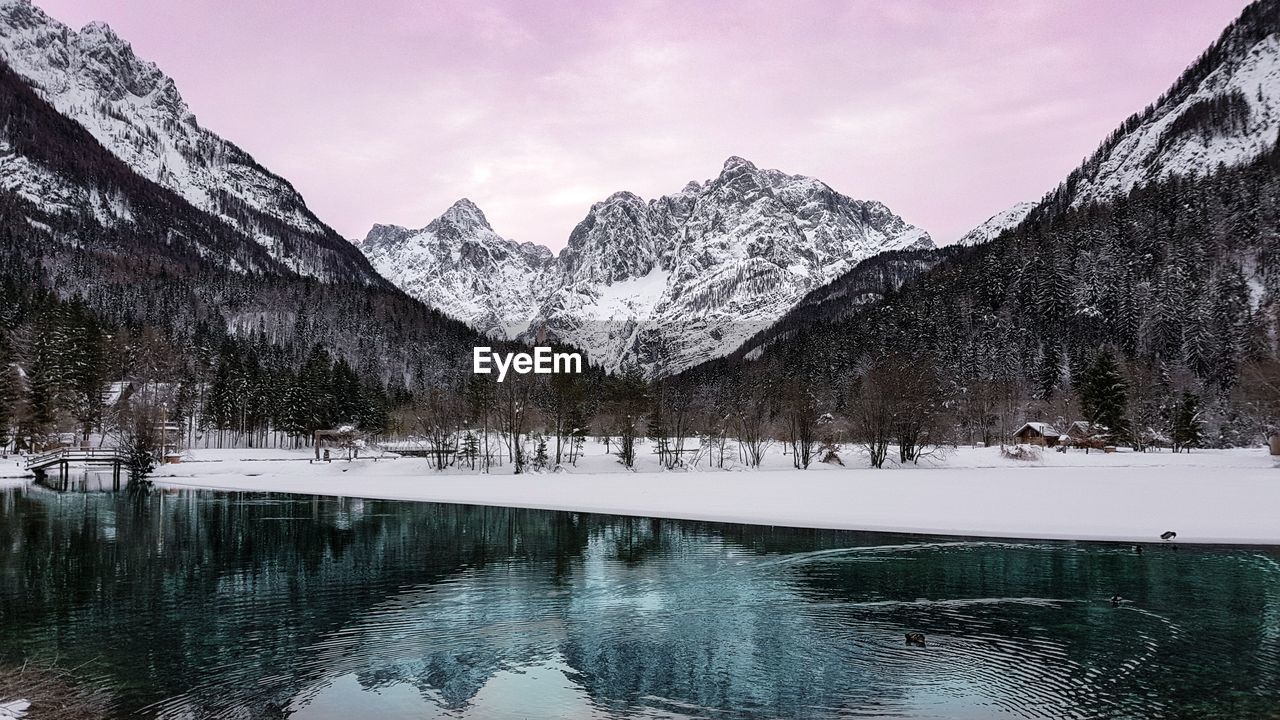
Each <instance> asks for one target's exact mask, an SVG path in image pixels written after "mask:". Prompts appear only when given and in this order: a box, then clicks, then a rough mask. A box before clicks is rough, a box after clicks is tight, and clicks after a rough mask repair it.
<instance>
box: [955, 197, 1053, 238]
mask: <svg viewBox="0 0 1280 720" xmlns="http://www.w3.org/2000/svg"><path fill="white" fill-rule="evenodd" d="M1037 205H1039V203H1033V202H1020V203H1018V204H1016V205H1014V206H1013V207H1011V208H1008V209H1006V210H1003V211H1001V212H998V213H996V214H995V215H992V216H991V217H989V218H987V219H986V220H984V221H983V222H982V224H981V225H978V226H977V227H975V228H974V229H972V230H970V231H969V232H967V233H965V234H964V236H963V237H961V238H960V239H959V240H957V241H956V244H957V245H981V244H982V243H984V242H987V241H989V240H993V239H995V237H996V236H997V235H999V234H1000V233H1002V232H1004V231H1005V230H1008V229H1009V228H1012V227H1017V225H1018V223H1020V222H1022V221H1023V220H1024V219H1026V217H1027V215H1028V214H1030V212H1031V211H1032V210H1034V209H1035V208H1036V206H1037Z"/></svg>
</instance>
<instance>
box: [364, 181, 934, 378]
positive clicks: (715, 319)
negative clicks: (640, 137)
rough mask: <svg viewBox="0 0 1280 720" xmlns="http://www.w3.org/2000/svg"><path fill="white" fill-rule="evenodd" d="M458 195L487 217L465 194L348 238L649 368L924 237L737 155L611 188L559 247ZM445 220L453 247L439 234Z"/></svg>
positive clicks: (384, 260) (470, 315)
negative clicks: (671, 184)
mask: <svg viewBox="0 0 1280 720" xmlns="http://www.w3.org/2000/svg"><path fill="white" fill-rule="evenodd" d="M460 205H462V206H463V207H464V208H466V209H467V211H468V214H470V215H478V217H479V218H483V212H482V211H480V210H479V208H476V207H475V206H474V203H471V202H470V201H469V200H465V199H463V200H460V201H458V202H457V203H455V204H454V206H451V208H450V210H448V211H446V212H445V213H444V214H443V215H441V217H439V218H437V219H436V220H433V221H432V223H430V224H428V225H427V226H425V227H424V228H422V229H420V230H417V231H410V230H406V229H404V228H400V226H387V225H381V224H380V225H375V226H374V227H373V228H371V230H370V232H369V234H368V235H366V237H365V238H364V239H363V240H361V241H359V242H358V243H357V246H358V247H359V248H360V249H361V251H362V252H364V253H365V254H366V255H367V256H368V257H369V259H370V261H371V263H372V264H373V265H374V267H375V268H377V269H378V270H379V271H380V272H382V273H383V274H384V275H385V276H386V277H388V278H389V279H390V280H391V281H392V282H394V283H395V284H397V285H398V286H400V287H402V288H404V289H406V291H408V292H410V293H411V294H413V295H415V296H416V297H419V298H420V299H423V300H424V301H425V302H428V303H429V304H432V305H433V306H435V307H438V308H440V309H441V310H443V311H444V312H446V313H448V314H450V315H451V316H453V317H457V318H459V319H462V320H465V321H467V322H468V323H470V324H471V325H472V326H473V327H476V328H477V329H480V330H482V331H484V332H486V333H489V334H492V335H498V336H502V337H507V338H516V337H519V338H521V339H524V340H526V341H548V340H555V341H558V342H564V343H567V344H570V345H573V346H575V347H579V348H582V349H584V350H585V351H586V352H587V353H588V355H589V356H590V357H591V358H592V360H593V361H594V362H598V363H600V364H602V365H603V366H604V367H606V368H607V369H609V370H612V371H622V370H624V369H627V368H634V369H637V370H639V371H640V372H642V373H645V374H649V375H653V374H658V373H665V372H673V371H677V370H679V369H682V368H684V367H688V366H689V364H691V363H694V362H697V361H698V360H700V359H705V358H707V357H714V356H716V355H717V354H722V353H725V352H729V351H730V350H732V349H733V347H730V346H731V345H734V344H735V343H737V342H740V341H741V340H742V339H745V338H746V337H749V336H750V335H751V334H754V333H755V332H757V331H758V330H759V329H760V327H761V326H762V325H763V324H767V323H769V322H771V321H772V320H774V319H776V318H777V317H778V316H780V315H781V313H783V312H785V311H786V310H787V309H788V308H790V307H792V306H793V305H794V304H795V303H796V302H797V301H798V300H799V299H800V298H801V297H802V296H804V295H805V294H806V293H808V292H810V291H812V290H813V289H814V288H816V287H818V286H820V285H821V284H823V283H825V282H827V281H830V280H831V279H834V278H835V277H838V276H839V275H840V274H841V273H842V272H844V271H845V270H846V269H848V268H849V267H852V266H854V265H856V264H857V263H858V262H860V261H861V260H863V259H865V258H866V257H870V256H871V255H873V254H875V253H877V252H880V251H883V250H895V249H908V248H925V247H928V248H931V247H932V246H933V244H932V239H931V238H930V237H929V235H928V233H926V232H924V231H923V230H920V229H919V228H916V227H914V226H912V225H909V224H908V223H906V222H905V221H903V220H902V218H900V217H898V216H897V215H895V214H894V213H893V212H892V211H890V210H889V209H888V208H887V207H885V206H884V204H883V203H880V202H877V201H874V200H855V199H853V198H850V197H848V196H845V195H843V194H841V193H839V192H837V191H835V190H834V189H832V188H831V187H830V186H829V185H827V184H826V183H823V182H821V181H819V180H816V179H814V178H809V177H805V176H802V175H789V174H786V173H783V172H781V171H778V170H771V169H760V168H758V167H756V166H755V165H754V164H753V163H751V162H750V161H748V160H745V159H743V158H741V157H738V156H731V157H729V158H728V159H726V160H725V162H724V164H723V165H722V168H721V171H720V173H719V175H717V176H716V177H714V178H712V179H710V180H707V181H705V182H697V181H690V182H688V183H686V184H685V185H684V186H683V187H682V188H681V190H680V191H678V192H675V193H671V194H668V195H663V196H660V197H657V198H653V199H648V200H646V199H644V198H641V197H640V196H639V195H636V194H635V193H633V192H630V191H626V190H622V191H617V192H614V193H611V194H610V195H609V196H608V197H606V198H605V199H604V200H601V201H599V202H596V203H593V204H592V205H591V206H590V208H589V209H588V211H587V213H586V216H585V217H584V218H583V220H582V221H581V222H579V223H578V224H577V225H576V226H575V227H574V229H573V231H572V232H571V233H570V235H569V239H568V242H567V244H566V246H565V247H564V248H563V249H562V250H561V251H560V253H559V254H554V255H553V254H552V253H551V252H550V250H548V249H546V248H544V247H542V246H537V245H533V244H532V243H523V244H518V243H515V241H512V240H508V239H506V238H504V237H502V236H501V235H498V234H497V233H496V232H495V231H493V228H492V227H490V226H489V225H488V223H487V221H485V222H482V223H481V222H474V221H472V222H466V223H462V222H458V221H457V218H451V217H450V214H451V213H453V212H454V210H455V208H458V207H459V206H460ZM389 227H395V228H399V229H398V230H396V231H389V230H387V228H389ZM446 230H447V231H448V233H447V234H448V235H449V236H450V237H452V238H453V240H454V242H455V243H456V244H457V247H454V246H453V245H451V244H450V243H442V242H441V241H442V236H441V233H442V232H443V231H446ZM458 248H470V249H473V252H470V253H466V254H464V253H460V252H459V251H458ZM468 261H470V262H469V264H468ZM503 263H507V264H503ZM486 272H488V273H491V274H493V277H486V276H485V273H486ZM495 281H496V282H495ZM499 286H500V287H499ZM660 354H661V355H662V356H661V357H659V355H660Z"/></svg>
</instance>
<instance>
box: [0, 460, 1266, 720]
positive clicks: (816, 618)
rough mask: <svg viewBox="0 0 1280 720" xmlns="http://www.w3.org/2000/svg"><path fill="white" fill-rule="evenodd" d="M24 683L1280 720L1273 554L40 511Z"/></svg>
mask: <svg viewBox="0 0 1280 720" xmlns="http://www.w3.org/2000/svg"><path fill="white" fill-rule="evenodd" d="M426 481H427V480H424V482H426ZM536 481H537V480H536V478H531V480H530V482H536ZM609 481H610V482H621V481H625V480H620V479H612V478H611V479H609ZM1208 510H1210V511H1216V510H1217V509H1208ZM1116 594H1118V595H1120V596H1122V597H1123V598H1124V601H1123V602H1121V603H1120V604H1119V605H1114V604H1113V603H1112V602H1111V600H1110V598H1111V597H1112V596H1113V595H1116ZM908 632H922V633H924V634H925V636H926V643H925V646H924V647H917V646H911V645H908V644H907V643H906V642H905V639H904V635H905V633H908ZM24 660H31V661H34V662H38V663H56V664H57V665H58V666H59V667H64V668H72V667H74V668H77V670H76V672H77V674H78V675H81V676H83V677H84V678H86V680H88V681H91V682H93V683H101V684H102V685H103V686H104V687H107V688H109V689H110V691H111V693H112V697H113V698H114V707H115V709H116V712H117V714H118V716H120V717H136V716H141V717H154V718H191V717H194V718H213V717H217V718H279V717H292V718H299V719H303V718H311V719H327V718H334V719H337V718H351V717H379V718H383V719H385V720H390V719H393V718H433V717H448V718H483V719H485V720H489V719H495V718H542V717H554V718H755V717H769V718H773V717H777V718H850V717H876V718H880V717H897V718H988V717H1009V718H1023V717H1025V718H1251V717H1277V714H1276V713H1277V710H1276V709H1275V708H1277V707H1280V550H1278V549H1275V548H1271V549H1259V548H1203V547H1178V546H1173V545H1162V544H1159V543H1153V544H1148V545H1146V546H1145V548H1144V552H1141V553H1139V552H1137V551H1136V550H1135V548H1134V546H1132V545H1110V544H1100V543H1063V542H1016V541H1014V542H1010V541H990V540H981V539H973V540H969V539H956V538H929V537H919V536H892V535H883V534H874V533H856V532H844V531H814V530H797V529H788V528H772V527H757V526H744V525H720V524H712V523H697V522H682V521H672V520H650V519H637V518H624V517H611V516H599V515H583V514H576V513H564V512H544V511H533V510H513V509H504V508H485V507H471V506H451V505H437V504H427V503H405V502H384V501H368V500H356V499H336V498H322V497H309V496H281V495H263V494H253V493H224V492H210V491H185V490H184V491H161V490H153V491H151V492H141V493H136V492H120V493H109V492H61V493H60V492H53V491H51V490H47V489H44V488H40V487H26V488H15V489H8V490H0V662H3V663H7V664H9V665H10V666H12V665H14V664H17V663H21V662H23V661H24Z"/></svg>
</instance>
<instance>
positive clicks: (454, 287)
mask: <svg viewBox="0 0 1280 720" xmlns="http://www.w3.org/2000/svg"><path fill="white" fill-rule="evenodd" d="M359 247H360V249H361V250H362V251H363V252H364V253H365V255H366V256H368V258H369V261H370V262H371V263H373V266H374V268H375V269H377V271H378V272H379V273H381V274H382V276H383V277H385V278H387V279H388V280H390V281H391V282H392V283H394V284H396V285H397V286H399V287H400V288H401V289H403V290H404V291H405V292H407V293H409V294H410V295H413V296H414V297H417V298H418V299H420V300H422V301H423V302H425V303H427V304H428V305H431V306H433V307H436V308H439V309H440V310H443V311H444V312H445V313H446V314H448V315H451V316H452V317H455V318H459V319H463V320H466V321H467V323H469V324H470V325H471V326H472V327H475V328H476V329H478V330H480V331H482V332H485V333H488V334H490V335H495V336H499V337H506V336H510V337H515V336H516V335H518V334H520V333H521V332H523V331H524V329H525V328H526V327H527V326H528V324H529V321H530V320H531V319H532V317H533V313H534V311H535V310H536V309H537V308H536V305H535V304H534V303H533V302H532V299H533V298H534V297H536V296H537V294H538V292H539V287H540V284H541V282H542V278H543V275H544V273H545V272H546V271H547V270H548V268H550V267H551V266H552V264H553V263H554V257H553V256H552V254H551V251H550V250H548V249H547V248H545V247H543V246H541V245H535V244H533V243H523V244H521V243H516V242H514V241H512V240H507V239H505V238H503V237H501V236H500V235H498V234H497V233H496V232H494V231H493V228H492V227H490V226H489V221H488V220H487V219H486V218H485V216H484V213H483V212H481V211H480V208H478V207H476V206H475V204H474V203H472V202H471V201H470V200H467V199H465V198H464V199H462V200H459V201H458V202H456V203H454V204H453V206H452V207H450V208H449V209H448V210H446V211H445V213H444V214H443V215H441V216H440V217H438V218H436V219H435V220H433V221H431V223H430V224H428V225H427V226H426V227H424V228H422V229H420V230H410V229H407V228H403V227H400V226H397V225H374V226H373V229H372V230H370V231H369V234H368V235H367V236H366V237H365V239H364V240H363V241H361V242H360V244H359Z"/></svg>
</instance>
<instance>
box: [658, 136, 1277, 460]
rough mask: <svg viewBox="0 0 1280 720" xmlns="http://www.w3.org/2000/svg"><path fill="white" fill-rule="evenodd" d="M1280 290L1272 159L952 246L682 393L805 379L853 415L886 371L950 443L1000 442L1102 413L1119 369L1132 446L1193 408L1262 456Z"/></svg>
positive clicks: (719, 392) (762, 389)
mask: <svg viewBox="0 0 1280 720" xmlns="http://www.w3.org/2000/svg"><path fill="white" fill-rule="evenodd" d="M1278 293H1280V153H1278V152H1277V151H1276V150H1274V149H1273V150H1272V151H1271V152H1270V153H1268V154H1267V155H1265V156H1264V157H1262V158H1259V159H1258V160H1256V161H1254V162H1253V163H1251V164H1248V165H1246V166H1242V167H1238V168H1231V169H1225V168H1224V169H1222V170H1221V171H1220V172H1218V173H1216V174H1214V175H1212V176H1210V177H1207V178H1174V179H1171V180H1168V181H1166V182H1161V183H1155V184H1150V185H1147V186H1144V187H1140V188H1138V189H1136V190H1134V191H1133V192H1132V193H1130V194H1129V196H1128V197H1126V198H1123V199H1120V200H1117V201H1115V202H1113V203H1109V204H1102V205H1096V204H1095V205H1090V206H1088V207H1084V208H1080V209H1075V210H1071V209H1067V208H1062V207H1059V208H1058V209H1057V210H1056V211H1055V212H1052V213H1049V212H1046V213H1041V214H1040V215H1039V218H1038V219H1037V220H1035V221H1032V222H1028V223H1025V224H1023V225H1022V226H1021V227H1020V228H1018V229H1016V230H1014V231H1011V232H1007V233H1005V234H1004V235H1002V236H1001V237H1000V238H998V239H997V240H995V241H992V242H990V243H987V244H984V245H981V246H978V247H974V248H957V249H955V250H953V251H952V252H951V254H949V255H948V256H947V257H946V258H945V259H943V260H942V262H941V263H940V264H938V265H937V266H936V267H934V268H933V269H932V270H931V271H929V272H924V273H922V274H919V275H917V276H916V277H915V278H914V279H913V280H910V281H908V282H907V284H906V285H905V286H904V287H903V288H902V289H901V290H900V291H899V292H896V293H893V294H891V295H889V296H888V297H887V298H886V299H885V300H883V301H882V302H879V303H875V304H871V305H866V306H862V307H860V308H852V309H850V310H849V311H848V312H847V313H846V314H845V316H844V317H836V319H834V320H828V319H825V318H824V316H830V315H831V314H832V313H831V312H830V311H823V312H818V313H813V314H809V315H805V313H804V311H803V310H801V311H800V312H798V313H797V314H796V316H795V317H793V318H790V319H789V320H788V327H787V328H786V333H785V337H783V338H782V339H780V340H778V341H777V342H775V343H773V344H771V345H768V346H766V347H765V349H764V351H763V353H762V355H761V357H760V359H759V360H758V361H756V362H749V361H744V360H742V359H741V357H742V356H741V354H739V355H737V356H735V357H733V358H731V359H727V360H724V361H719V362H713V363H708V364H707V365H705V366H702V367H700V368H696V369H694V370H692V371H690V372H688V373H686V374H685V375H684V376H682V377H681V378H679V383H681V384H685V385H688V386H692V387H694V388H697V390H696V391H695V392H698V393H701V394H703V395H706V396H724V397H755V396H764V395H769V394H770V393H769V392H767V391H768V390H769V388H771V387H776V386H779V385H781V384H785V383H788V382H792V383H800V384H802V385H803V386H804V387H806V388H808V392H809V393H811V394H812V396H813V402H815V403H816V405H817V406H818V407H820V408H828V409H832V410H849V409H850V407H851V406H853V405H856V404H858V402H859V401H860V395H859V393H860V392H863V391H865V384H866V379H867V378H868V377H871V376H876V375H880V376H881V377H882V379H885V380H889V381H891V383H892V391H893V393H895V394H897V395H899V396H900V397H902V398H911V397H913V396H920V397H924V398H927V399H928V401H929V402H930V403H933V404H934V405H935V406H936V407H935V408H934V410H935V411H936V414H937V415H938V416H943V415H945V416H946V418H947V419H946V424H947V425H948V426H949V427H951V428H953V429H954V430H955V433H950V432H949V433H947V434H948V435H949V436H952V437H956V436H958V437H960V438H961V439H977V440H986V441H989V442H990V441H994V440H997V439H1001V438H1004V439H1007V437H1008V433H1009V432H1010V431H1011V430H1012V429H1013V428H1014V427H1016V424H1017V423H1020V422H1022V421H1023V420H1024V419H1043V418H1047V419H1050V420H1054V419H1055V418H1068V419H1069V418H1081V417H1087V416H1088V415H1090V411H1091V409H1092V408H1091V407H1089V405H1090V402H1091V401H1090V399H1089V398H1087V397H1084V395H1087V393H1085V392H1084V391H1085V389H1086V388H1085V385H1086V384H1087V381H1088V380H1090V379H1091V378H1092V377H1093V373H1094V371H1095V370H1096V367H1095V366H1097V365H1098V363H1099V362H1101V363H1103V364H1106V363H1107V362H1109V361H1107V360H1102V361H1100V360H1099V358H1100V357H1104V356H1105V357H1108V358H1111V359H1113V360H1114V361H1115V364H1116V367H1117V368H1118V372H1119V373H1120V375H1121V377H1118V378H1114V380H1115V383H1114V384H1115V387H1114V388H1112V389H1113V390H1114V391H1115V392H1116V393H1117V394H1118V395H1119V396H1120V397H1119V400H1120V404H1121V405H1122V406H1123V412H1124V417H1123V423H1124V424H1125V425H1126V426H1127V427H1126V433H1127V435H1128V437H1130V438H1131V439H1133V440H1134V441H1135V442H1140V441H1141V438H1140V436H1141V435H1143V434H1148V435H1151V436H1157V435H1161V434H1162V431H1161V428H1167V426H1168V425H1169V423H1170V422H1171V420H1170V418H1171V413H1172V409H1173V408H1174V407H1175V406H1176V404H1177V403H1178V402H1179V401H1181V400H1182V399H1183V398H1184V396H1186V395H1190V396H1192V398H1193V400H1194V401H1195V403H1196V405H1197V413H1198V416H1199V419H1198V422H1201V423H1202V424H1203V425H1204V426H1205V428H1206V431H1207V432H1208V433H1209V436H1208V437H1207V438H1206V441H1213V442H1217V443H1220V444H1233V443H1243V442H1252V441H1256V440H1257V439H1259V438H1260V437H1262V436H1263V434H1264V433H1265V432H1267V431H1268V430H1269V428H1270V427H1271V425H1272V424H1273V423H1275V421H1276V410H1277V407H1276V399H1277V398H1276V397H1275V384H1274V382H1273V379H1274V377H1275V373H1274V370H1275V367H1276V363H1277V360H1276V358H1277V350H1278V347H1280V346H1278V345H1277V337H1278V333H1277V324H1276V321H1277V318H1276V306H1277V305H1276V302H1277V299H1280V294H1278ZM1098 372H1101V371H1098ZM784 379H785V380H784ZM744 386H746V388H747V389H744ZM779 392H780V391H779ZM779 392H774V393H773V394H774V395H775V396H778V395H779ZM1082 393H1083V394H1082ZM931 412H932V411H931ZM1111 421H1112V424H1119V423H1120V421H1119V420H1118V419H1117V418H1115V417H1112V418H1111Z"/></svg>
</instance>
